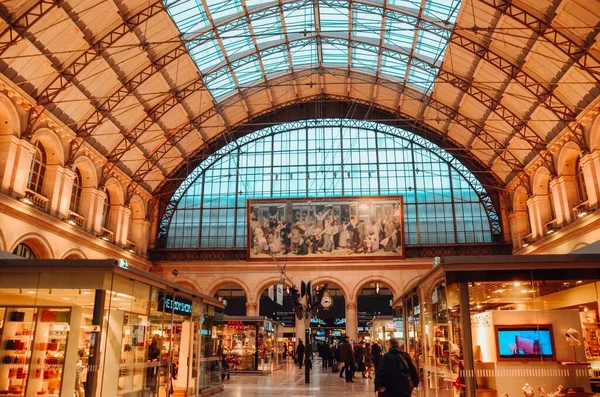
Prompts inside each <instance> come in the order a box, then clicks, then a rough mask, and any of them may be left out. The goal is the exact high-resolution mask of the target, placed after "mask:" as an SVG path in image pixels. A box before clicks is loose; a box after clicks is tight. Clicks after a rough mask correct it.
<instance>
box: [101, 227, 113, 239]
mask: <svg viewBox="0 0 600 397" xmlns="http://www.w3.org/2000/svg"><path fill="white" fill-rule="evenodd" d="M98 237H100V238H101V239H102V240H104V241H108V242H111V243H112V242H114V241H115V232H113V231H112V230H108V229H107V228H105V227H101V228H100V234H99V235H98Z"/></svg>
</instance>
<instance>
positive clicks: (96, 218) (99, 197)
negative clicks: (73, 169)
mask: <svg viewBox="0 0 600 397" xmlns="http://www.w3.org/2000/svg"><path fill="white" fill-rule="evenodd" d="M92 190H93V191H94V194H95V196H96V201H95V203H94V204H93V205H92V204H90V211H89V212H90V217H89V218H87V223H88V224H89V226H88V228H89V229H88V230H89V231H90V232H91V233H95V234H96V233H100V228H101V227H102V210H103V209H104V201H106V192H105V191H104V190H100V189H92ZM81 200H82V201H83V196H82V197H81Z"/></svg>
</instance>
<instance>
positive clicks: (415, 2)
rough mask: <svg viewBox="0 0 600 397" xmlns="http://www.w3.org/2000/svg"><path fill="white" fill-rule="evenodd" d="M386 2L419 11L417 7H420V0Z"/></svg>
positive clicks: (389, 0) (390, 0) (392, 0)
mask: <svg viewBox="0 0 600 397" xmlns="http://www.w3.org/2000/svg"><path fill="white" fill-rule="evenodd" d="M388 4H389V5H393V6H397V7H403V8H408V9H409V10H415V11H419V8H421V1H420V0H388Z"/></svg>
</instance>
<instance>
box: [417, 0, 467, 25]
mask: <svg viewBox="0 0 600 397" xmlns="http://www.w3.org/2000/svg"><path fill="white" fill-rule="evenodd" d="M460 3H461V2H460V0H427V1H426V2H425V10H424V11H425V16H428V17H430V18H435V19H438V20H440V21H449V22H450V23H454V22H455V21H456V16H457V15H458V9H459V7H460Z"/></svg>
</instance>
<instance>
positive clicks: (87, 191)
mask: <svg viewBox="0 0 600 397" xmlns="http://www.w3.org/2000/svg"><path fill="white" fill-rule="evenodd" d="M98 192H99V190H98V189H96V188H93V187H84V188H82V189H81V201H80V202H79V215H81V216H83V217H84V218H85V225H84V229H85V230H86V231H88V232H93V231H94V222H95V218H96V202H97V200H99V199H100V198H99V197H98Z"/></svg>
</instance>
